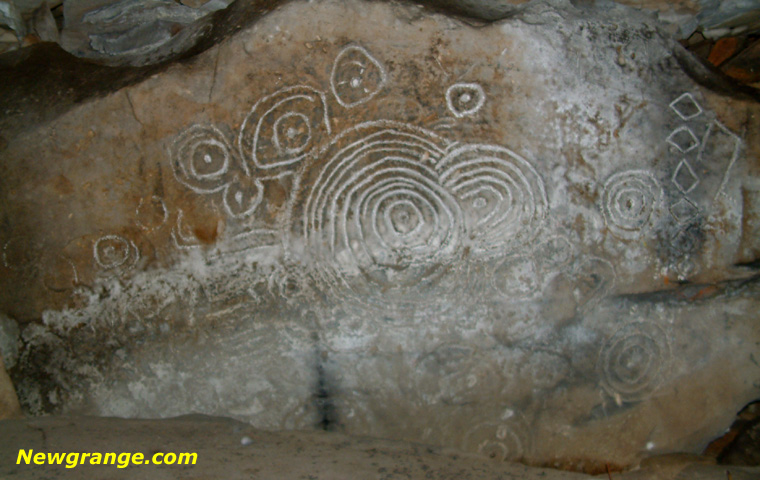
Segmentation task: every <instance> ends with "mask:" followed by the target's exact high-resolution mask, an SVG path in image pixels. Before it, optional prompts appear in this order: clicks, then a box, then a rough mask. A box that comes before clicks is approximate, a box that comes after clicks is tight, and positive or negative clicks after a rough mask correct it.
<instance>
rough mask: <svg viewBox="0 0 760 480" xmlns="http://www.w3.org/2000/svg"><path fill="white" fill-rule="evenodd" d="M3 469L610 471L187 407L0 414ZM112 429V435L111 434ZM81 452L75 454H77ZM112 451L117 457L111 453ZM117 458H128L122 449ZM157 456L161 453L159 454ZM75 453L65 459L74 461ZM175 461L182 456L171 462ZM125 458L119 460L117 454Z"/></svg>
mask: <svg viewBox="0 0 760 480" xmlns="http://www.w3.org/2000/svg"><path fill="white" fill-rule="evenodd" d="M0 431H2V432H3V435H2V437H0V475H2V477H3V478H4V479H9V480H11V479H16V478H23V479H26V480H33V479H44V478H52V477H53V476H55V478H60V479H66V478H83V475H86V476H87V478H93V477H97V478H105V477H107V478H109V479H114V480H119V479H130V478H135V476H136V475H138V476H141V477H146V478H151V479H156V480H162V479H175V478H183V479H188V480H190V479H205V478H225V479H229V480H236V479H246V480H247V479H250V478H252V476H253V477H255V478H257V479H262V480H266V479H272V480H280V479H282V478H288V479H290V478H292V479H326V480H334V479H350V478H377V479H388V480H390V479H423V478H426V479H427V478H435V479H452V480H455V479H456V480H470V479H472V480H476V479H477V480H488V479H504V478H509V479H514V480H533V479H534V480H590V479H593V478H604V479H607V478H608V477H607V474H604V475H603V476H596V477H592V476H588V475H582V474H577V473H569V472H560V471H556V470H551V469H544V468H534V467H526V466H522V465H515V464H510V463H499V462H493V461H487V460H483V459H480V458H477V457H476V456H474V455H462V454H460V453H456V452H451V451H447V450H442V449H439V448H435V447H430V446H425V445H421V444H408V443H401V442H390V441H382V440H375V439H370V438H352V437H348V436H345V435H341V434H337V433H325V432H291V433H284V432H280V433H267V432H261V431H257V430H255V429H253V428H251V427H250V425H246V424H244V423H240V422H236V421H234V420H230V419H224V418H213V417H204V416H201V415H191V416H185V417H179V418H172V419H167V420H120V419H113V418H92V417H90V418H87V417H84V418H77V417H45V418H39V419H28V420H7V421H3V422H0ZM114 432H118V434H114ZM20 449H23V450H24V451H25V452H28V451H29V450H30V449H31V450H32V451H33V452H34V453H39V452H43V453H48V452H49V453H53V454H55V453H70V452H74V453H80V454H81V453H85V452H86V453H95V452H98V453H109V452H113V453H116V454H117V455H118V454H121V453H123V452H130V453H142V454H143V455H144V457H145V458H146V459H149V460H150V459H152V458H153V455H154V454H156V453H163V454H164V458H166V457H168V455H169V454H171V453H174V454H178V455H179V454H181V453H196V454H197V458H196V462H195V464H194V465H177V464H175V465H164V464H162V465H156V464H150V465H140V466H137V465H131V466H128V467H126V468H119V467H118V466H117V465H118V464H117V465H114V464H109V465H105V464H104V465H79V466H76V467H72V468H66V465H67V464H66V462H63V463H62V464H61V465H34V464H32V465H26V464H24V463H23V462H22V463H21V464H20V465H19V464H18V463H17V461H18V457H19V450H20ZM78 458H82V457H81V455H80V456H79V457H78ZM117 459H118V457H117ZM123 460H124V461H127V460H126V457H123ZM160 460H162V461H163V458H160ZM73 461H74V460H73V457H72V458H71V459H70V462H72V463H73ZM177 461H178V462H179V460H177ZM121 464H122V465H124V464H125V463H124V462H122V463H121ZM726 472H729V473H730V475H731V478H732V479H735V480H751V479H753V478H757V475H758V474H760V469H758V468H742V467H725V466H721V467H718V466H715V465H709V464H705V463H704V460H701V459H699V458H683V457H682V458H662V459H654V460H652V461H650V462H648V465H646V466H645V467H644V468H642V469H641V470H638V471H635V472H630V473H624V474H620V473H614V474H613V475H614V478H615V479H616V480H617V479H623V480H681V479H687V478H688V479H696V480H725V479H726Z"/></svg>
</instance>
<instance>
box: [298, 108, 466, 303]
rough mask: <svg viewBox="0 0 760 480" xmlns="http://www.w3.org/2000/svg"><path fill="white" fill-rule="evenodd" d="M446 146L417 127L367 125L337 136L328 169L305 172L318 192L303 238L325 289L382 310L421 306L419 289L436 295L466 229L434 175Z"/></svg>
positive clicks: (308, 204)
mask: <svg viewBox="0 0 760 480" xmlns="http://www.w3.org/2000/svg"><path fill="white" fill-rule="evenodd" d="M444 146H445V143H444V141H443V139H441V138H440V137H438V136H437V135H435V134H433V133H432V132H427V131H424V130H422V129H419V128H416V127H412V126H409V125H404V124H395V123H391V122H373V123H366V124H362V125H359V126H357V127H355V128H353V129H350V130H348V131H346V132H344V133H342V134H341V135H340V136H338V137H337V138H336V139H335V140H334V141H333V142H331V143H330V145H329V146H328V148H327V149H325V150H323V151H322V152H321V154H320V157H321V158H324V159H325V161H324V163H323V164H317V165H315V166H314V167H312V168H307V169H306V170H305V174H304V177H305V179H308V181H309V183H310V184H311V185H312V187H311V192H310V193H309V195H308V197H307V198H306V199H304V214H303V218H302V221H303V229H304V236H305V240H306V243H307V245H308V246H309V248H310V249H312V251H313V253H314V254H315V257H316V259H318V260H317V261H318V262H319V264H318V265H317V268H318V270H319V272H320V275H321V276H322V279H323V281H324V282H325V283H326V284H327V285H329V286H331V287H339V290H344V291H345V292H348V293H349V294H350V295H351V296H353V297H354V298H355V299H357V300H359V301H361V302H364V301H365V300H364V299H367V300H366V301H369V302H372V301H377V300H382V298H385V299H386V300H385V302H383V303H392V302H400V303H404V302H416V301H418V300H419V294H418V293H416V292H417V291H418V289H420V288H432V287H437V280H438V279H439V278H440V276H441V274H442V273H444V272H445V270H446V265H447V264H450V263H451V262H452V261H453V260H454V259H455V258H457V256H458V255H459V254H460V253H461V243H460V237H461V234H462V225H463V222H462V212H461V209H460V207H459V204H458V202H457V200H456V199H455V198H454V196H453V195H452V194H451V193H450V192H449V191H447V190H446V189H445V188H444V187H443V186H442V185H441V184H440V182H439V179H438V174H437V173H436V171H435V169H434V165H435V164H436V163H437V161H438V160H439V159H440V158H441V157H442V156H443V155H444V150H443V147H444ZM303 182H304V180H302V183H303ZM380 292H383V293H382V294H381V295H380V296H379V298H378V294H379V293H380ZM388 299H392V300H390V302H388Z"/></svg>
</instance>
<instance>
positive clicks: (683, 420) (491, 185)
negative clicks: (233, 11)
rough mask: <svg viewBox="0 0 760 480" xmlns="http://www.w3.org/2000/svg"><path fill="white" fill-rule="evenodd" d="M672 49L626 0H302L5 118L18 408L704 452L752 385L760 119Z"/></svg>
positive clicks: (501, 447) (7, 247)
mask: <svg viewBox="0 0 760 480" xmlns="http://www.w3.org/2000/svg"><path fill="white" fill-rule="evenodd" d="M348 18H350V19H351V21H346V19H348ZM677 48H679V47H678V46H677V44H675V43H674V42H672V41H671V40H669V39H668V37H666V36H664V35H663V34H661V33H660V32H659V31H658V29H657V28H656V26H654V25H653V24H652V23H651V20H650V19H648V18H647V17H644V16H642V15H640V14H637V13H635V12H633V11H628V10H626V9H622V7H621V8H620V9H617V10H616V9H612V10H605V11H599V12H596V11H593V10H584V11H580V10H576V9H575V7H572V6H571V5H569V4H567V3H563V2H554V3H536V4H533V5H531V6H530V7H529V8H526V9H525V10H524V11H523V12H522V13H521V14H520V15H518V16H516V17H514V18H511V19H509V20H505V21H503V22H498V23H493V24H489V25H486V26H479V27H478V28H475V27H473V26H471V25H469V24H468V23H467V22H464V21H461V20H457V19H454V18H449V17H446V16H443V15H440V14H433V13H431V12H429V11H426V10H423V9H421V8H419V7H415V6H400V5H396V4H389V3H388V4H386V3H379V2H368V3H364V2H359V1H347V2H319V3H315V4H312V3H303V2H293V3H289V4H287V5H285V6H283V7H281V8H280V9H278V10H276V11H275V12H273V13H271V14H269V15H267V16H266V17H264V18H263V19H261V20H260V21H258V22H257V23H255V24H253V25H251V26H249V27H248V28H246V29H244V30H243V31H242V32H240V33H238V34H236V35H235V36H234V37H232V38H230V39H229V40H227V41H225V42H223V43H221V44H220V45H218V46H217V47H214V48H213V49H211V50H209V51H207V52H205V53H203V54H201V55H199V56H198V57H196V58H194V59H193V60H192V61H187V62H184V63H181V64H176V65H173V66H171V67H169V68H167V69H166V70H164V71H162V72H161V73H158V74H156V75H154V76H153V77H151V78H149V79H147V80H145V81H144V82H142V83H140V84H138V85H135V86H133V87H129V88H125V89H123V90H121V91H119V92H117V93H114V94H112V95H109V96H106V97H104V98H99V99H96V100H91V101H88V102H86V103H84V104H82V105H81V106H79V107H78V108H76V109H74V110H72V111H71V112H69V113H67V114H65V115H62V116H60V117H59V118H57V119H56V120H55V121H53V122H52V123H50V124H46V125H40V126H39V127H37V128H34V129H31V130H29V131H27V132H25V133H24V134H23V135H20V136H18V137H17V138H12V139H7V143H8V144H7V146H6V147H5V149H4V150H3V152H2V157H3V164H4V166H5V173H4V176H3V180H2V182H3V183H2V185H3V187H2V189H0V198H2V205H3V210H2V212H3V222H4V223H3V224H4V225H5V229H4V230H3V231H2V235H3V237H2V239H0V240H2V248H3V250H2V264H3V266H2V269H3V275H2V277H1V279H0V281H1V282H2V288H0V299H2V309H3V311H4V312H5V313H7V314H9V315H11V316H13V317H14V318H16V319H17V320H19V321H20V323H21V324H22V332H21V337H20V340H21V342H22V344H23V348H22V352H21V354H20V357H19V361H18V365H17V367H16V368H14V370H13V371H12V374H13V377H14V380H15V382H16V384H17V389H18V392H19V396H20V399H21V402H22V404H23V406H24V408H25V409H26V410H27V411H28V412H31V413H34V414H40V413H48V412H86V413H94V414H103V415H116V416H151V417H152V416H171V415H178V414H183V413H188V412H201V413H207V414H218V415H230V416H233V417H236V418H238V419H242V420H245V421H249V422H251V423H252V424H253V425H255V426H256V427H260V428H267V429H280V428H298V429H320V428H321V429H327V430H339V431H342V432H347V433H352V434H360V435H374V436H379V437H386V438H393V439H404V440H411V441H420V442H425V443H430V444H436V445H441V446H447V447H455V448H460V449H464V450H466V451H470V452H476V453H477V452H480V453H481V454H484V455H488V456H492V457H498V458H504V459H522V460H525V461H528V462H533V463H542V464H552V463H561V464H571V465H576V466H579V468H584V465H585V466H588V465H592V466H593V465H597V466H599V465H604V463H605V462H613V463H616V464H620V465H628V464H632V463H635V462H636V461H637V460H638V459H640V458H642V457H644V456H647V455H650V454H653V453H664V452H672V451H683V450H686V451H698V450H700V449H701V448H702V447H703V446H704V445H705V444H706V442H708V441H709V440H711V439H712V438H713V437H715V436H717V435H719V434H721V432H722V431H723V429H725V428H726V427H727V426H728V425H729V424H730V421H731V419H732V418H733V416H734V413H735V412H736V411H737V410H738V409H739V408H741V407H742V406H743V405H744V404H745V403H746V402H748V401H750V400H752V399H754V398H757V397H758V395H759V394H760V383H758V382H759V381H760V376H759V375H760V370H759V369H758V364H757V361H756V359H757V358H759V357H758V355H760V351H758V343H757V342H758V341H760V331H759V328H760V326H759V325H760V324H758V322H757V314H756V312H757V309H758V300H757V298H758V284H757V280H756V277H755V273H756V271H755V270H753V268H756V264H755V267H753V264H752V262H753V261H756V259H757V258H758V252H759V251H760V241H759V240H758V238H760V237H758V235H757V233H758V225H760V222H758V220H757V210H758V207H759V206H760V204H759V203H758V202H759V201H760V196H759V194H758V192H759V191H760V183H759V182H758V171H757V168H758V164H757V162H756V159H757V158H758V140H759V139H758V132H760V129H758V123H759V121H758V118H760V116H758V106H757V104H753V103H750V102H742V101H738V100H730V99H727V98H722V97H720V96H718V95H716V94H713V93H711V92H710V91H708V90H706V89H704V88H702V87H700V86H698V85H697V84H696V83H694V81H692V80H691V79H690V78H689V77H688V76H687V75H686V74H685V73H684V72H683V70H682V68H681V64H680V63H679V60H677V58H676V56H674V51H675V50H676V49H677ZM679 58H683V56H681V57H679ZM737 264H746V265H745V266H737Z"/></svg>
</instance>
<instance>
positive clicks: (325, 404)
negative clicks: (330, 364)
mask: <svg viewBox="0 0 760 480" xmlns="http://www.w3.org/2000/svg"><path fill="white" fill-rule="evenodd" d="M324 356H325V355H324V354H323V353H319V354H318V355H317V386H316V387H317V388H316V392H315V393H314V406H315V407H316V409H317V418H319V421H318V422H317V428H319V429H320V430H324V431H326V432H330V431H334V430H335V426H336V422H335V406H334V405H333V401H332V398H331V396H330V390H329V387H328V379H327V375H326V374H325V367H324Z"/></svg>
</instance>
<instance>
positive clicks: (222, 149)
mask: <svg viewBox="0 0 760 480" xmlns="http://www.w3.org/2000/svg"><path fill="white" fill-rule="evenodd" d="M231 166H232V156H231V154H230V147H229V145H228V144H227V139H226V138H225V136H224V134H223V133H222V132H221V131H219V129H218V128H216V127H213V126H206V125H193V126H192V127H190V128H189V129H187V130H185V131H184V132H183V133H182V134H181V135H180V136H179V137H177V139H176V141H175V142H174V145H173V148H172V167H173V170H174V174H175V176H176V177H177V180H179V181H180V182H181V183H182V184H184V185H185V186H187V187H189V188H190V189H191V190H193V191H195V192H197V193H212V192H217V191H219V190H221V189H223V188H224V187H225V186H226V185H227V183H229V181H230V175H229V172H230V167H231Z"/></svg>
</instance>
